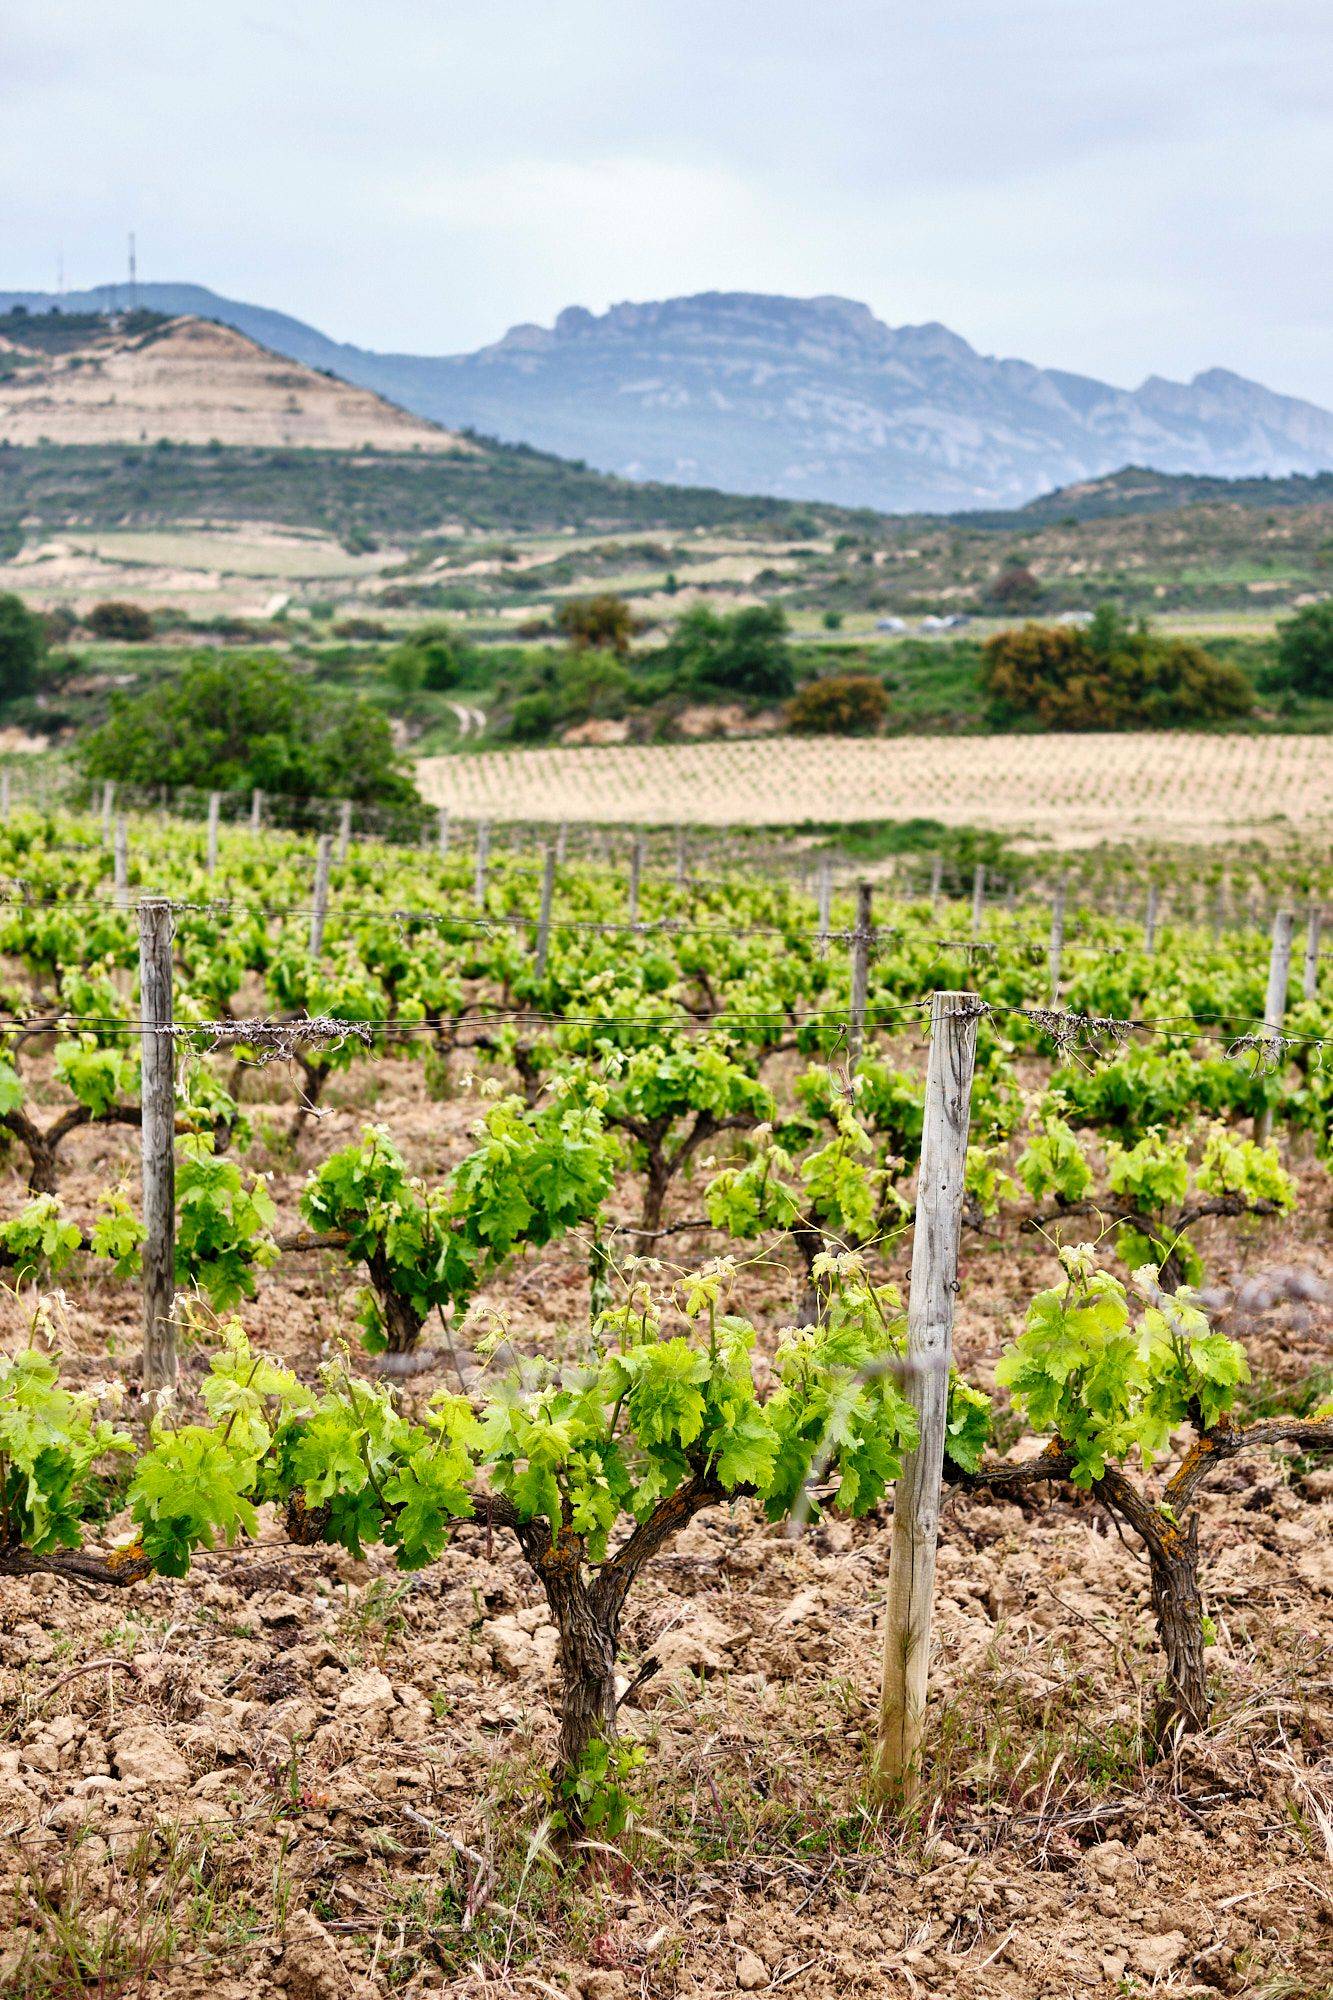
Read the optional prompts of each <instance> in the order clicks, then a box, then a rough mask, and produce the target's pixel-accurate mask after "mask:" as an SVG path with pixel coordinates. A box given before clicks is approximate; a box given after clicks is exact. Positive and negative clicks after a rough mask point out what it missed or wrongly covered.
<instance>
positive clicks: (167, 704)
mask: <svg viewBox="0 0 1333 2000" xmlns="http://www.w3.org/2000/svg"><path fill="white" fill-rule="evenodd" d="M82 756H83V767H84V769H85V771H87V773H88V775H89V776H90V777H93V778H113V779H116V780H118V781H121V782H124V783H127V784H141V785H162V784H166V785H197V786H207V787H209V788H216V789H217V790H219V791H242V790H249V789H250V788H251V787H252V786H256V785H257V786H258V787H259V788H260V790H261V791H265V792H272V793H275V794H278V795H285V796H287V797H291V798H344V799H355V800H358V801H361V802H363V803H375V804H382V805H392V806H399V807H402V808H404V809H405V810H413V809H418V810H419V809H420V808H421V801H420V798H419V796H418V794H417V790H416V787H415V786H414V785H413V783H412V780H411V778H410V777H409V776H408V775H407V773H406V771H405V770H404V769H403V768H402V765H401V763H400V761H399V758H398V754H397V752H396V751H395V749H394V746H393V736H392V732H391V730H390V727H389V720H388V717H387V716H386V715H384V714H383V713H382V711H381V710H379V709H377V708H372V707H371V706H370V705H369V704H368V703H366V702H363V701H350V700H348V699H347V698H345V697H334V696H330V695H328V694H326V693H324V692H323V691H320V692H319V693H316V692H315V690H314V689H312V688H310V687H309V686H307V685H306V683H305V682H303V681H301V680H298V679H297V678H296V676H295V675H294V674H293V673H292V671H291V669H290V668H289V667H287V666H285V665H283V664H281V663H280V662H279V661H277V660H274V659H258V658H256V659H240V660H219V659H216V658H214V657H212V656H205V657H203V658H200V659H195V660H192V661H190V662H189V663H188V665H187V666H186V667H185V668H184V669H183V670H182V672H181V673H180V674H179V675H178V676H177V677H176V678H175V679H174V680H172V681H168V682H165V683H162V684H161V685H159V686H157V687H154V688H151V689H149V690H148V692H147V693H145V694H141V695H134V696H130V695H120V696H117V697H113V701H112V710H111V715H110V718H109V719H108V721H107V722H105V723H104V724H103V726H102V728H100V729H98V730H95V731H94V732H93V734H92V735H91V736H89V737H88V738H87V739H86V741H85V743H84V745H83V753H82Z"/></svg>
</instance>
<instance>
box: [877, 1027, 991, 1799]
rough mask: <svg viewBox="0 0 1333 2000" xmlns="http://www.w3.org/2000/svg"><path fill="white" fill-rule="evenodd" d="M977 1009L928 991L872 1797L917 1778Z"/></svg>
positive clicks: (891, 1795) (905, 1790) (893, 1795)
mask: <svg viewBox="0 0 1333 2000" xmlns="http://www.w3.org/2000/svg"><path fill="white" fill-rule="evenodd" d="M978 1011H979V1009H978V1005H977V1000H976V996H975V995H974V994H971V993H936V994H935V995H934V996H933V997H932V1000H931V1008H930V1028H931V1032H930V1059H929V1063H928V1066H927V1070H926V1112H925V1126H924V1129H923V1131H922V1135H921V1170H920V1173H919V1175H918V1179H917V1197H916V1221H915V1223H914V1225H913V1230H912V1285H911V1291H910V1293H909V1295H908V1308H907V1356H906V1362H907V1367H906V1381H905V1384H904V1393H905V1394H906V1396H907V1398H908V1400H909V1402H910V1403H911V1404H912V1407H913V1408H914V1409H915V1411H916V1413H917V1422H918V1426H919V1432H920V1442H919V1443H918V1445H917V1448H916V1450H915V1451H913V1452H909V1453H908V1455H907V1457H906V1458H905V1459H904V1460H903V1470H902V1477H901V1478H900V1479H899V1481H898V1483H897V1486H896V1487H895V1488H894V1495H893V1541H892V1548H891V1553H890V1556H889V1588H888V1598H887V1601H886V1604H885V1611H884V1675H883V1681H882V1685H881V1693H880V1708H879V1734H878V1737H877V1740H876V1743H875V1755H874V1765H873V1770H872V1775H871V1782H872V1786H873V1788H874V1790H875V1792H876V1793H877V1794H878V1795H879V1797H881V1798H885V1799H896V1800H898V1801H901V1802H902V1803H906V1802H907V1801H908V1800H909V1799H910V1798H911V1796H912V1794H913V1792H914V1791H915V1789H916V1785H917V1782H918V1780H919V1777H920V1753H921V1738H922V1733H923V1730H924V1727H925V1714H926V1681H927V1676H928V1673H929V1669H930V1622H931V1603H932V1599H933V1597H934V1591H935V1544H936V1540H937V1537H938V1534H939V1518H940V1470H941V1467H942V1465H943V1462H944V1430H945V1424H946V1421H947V1418H948V1408H949V1366H950V1361H951V1357H952V1348H953V1305H954V1294H955V1291H956V1288H957V1282H958V1243H959V1238H960V1236H961V1234H962V1226H963V1192H964V1190H963V1175H964V1168H965V1165H966V1161H967V1128H968V1117H969V1112H970V1108H971V1100H972V1072H973V1069H974V1068H975V1065H976V1055H977V1014H978Z"/></svg>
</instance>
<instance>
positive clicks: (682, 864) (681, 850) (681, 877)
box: [676, 826, 688, 888]
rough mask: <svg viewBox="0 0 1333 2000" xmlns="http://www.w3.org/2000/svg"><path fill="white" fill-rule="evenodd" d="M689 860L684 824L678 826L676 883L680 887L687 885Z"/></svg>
mask: <svg viewBox="0 0 1333 2000" xmlns="http://www.w3.org/2000/svg"><path fill="white" fill-rule="evenodd" d="M687 861H688V852H687V848H686V841H685V829H684V827H683V826H678V827H677V828H676V883H677V886H678V887H680V888H684V886H685V869H686V864H687Z"/></svg>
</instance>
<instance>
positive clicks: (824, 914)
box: [816, 854, 833, 951]
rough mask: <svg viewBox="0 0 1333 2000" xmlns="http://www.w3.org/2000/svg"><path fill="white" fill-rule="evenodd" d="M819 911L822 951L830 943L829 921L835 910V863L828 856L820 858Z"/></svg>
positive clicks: (824, 855) (822, 855) (823, 855)
mask: <svg viewBox="0 0 1333 2000" xmlns="http://www.w3.org/2000/svg"><path fill="white" fill-rule="evenodd" d="M816 895H817V897H818V909H819V945H820V949H821V951H822V949H823V948H824V946H825V945H826V944H827V943H828V934H829V920H830V916H831V913H832V910H833V863H832V861H831V860H830V858H829V856H828V855H827V854H821V855H820V857H819V880H818V884H817V886H816Z"/></svg>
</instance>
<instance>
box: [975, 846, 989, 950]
mask: <svg viewBox="0 0 1333 2000" xmlns="http://www.w3.org/2000/svg"><path fill="white" fill-rule="evenodd" d="M985 908H986V864H985V862H984V861H978V863H977V866H976V871H975V873H974V874H973V877H972V935H973V937H974V938H977V937H980V936H981V918H982V913H983V912H984V910H985Z"/></svg>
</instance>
